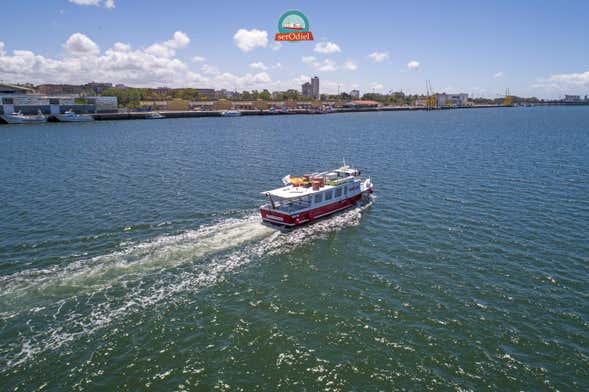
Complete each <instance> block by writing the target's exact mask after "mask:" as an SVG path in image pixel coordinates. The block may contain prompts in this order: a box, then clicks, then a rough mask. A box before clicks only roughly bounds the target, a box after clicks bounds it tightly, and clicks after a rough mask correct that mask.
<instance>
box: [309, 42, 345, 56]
mask: <svg viewBox="0 0 589 392" xmlns="http://www.w3.org/2000/svg"><path fill="white" fill-rule="evenodd" d="M313 50H314V51H315V52H318V53H326V54H327V53H337V52H341V49H340V47H339V46H338V45H337V44H335V43H333V42H319V43H317V45H315V49H313Z"/></svg>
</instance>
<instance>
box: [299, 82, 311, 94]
mask: <svg viewBox="0 0 589 392" xmlns="http://www.w3.org/2000/svg"><path fill="white" fill-rule="evenodd" d="M301 95H302V96H303V97H312V96H313V88H312V86H311V83H309V82H306V83H303V85H302V86H301Z"/></svg>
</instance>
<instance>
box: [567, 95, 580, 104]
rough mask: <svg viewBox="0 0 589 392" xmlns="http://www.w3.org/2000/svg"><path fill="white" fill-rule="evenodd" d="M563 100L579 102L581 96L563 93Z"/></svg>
mask: <svg viewBox="0 0 589 392" xmlns="http://www.w3.org/2000/svg"><path fill="white" fill-rule="evenodd" d="M564 101H565V102H581V96H580V95H565V96H564Z"/></svg>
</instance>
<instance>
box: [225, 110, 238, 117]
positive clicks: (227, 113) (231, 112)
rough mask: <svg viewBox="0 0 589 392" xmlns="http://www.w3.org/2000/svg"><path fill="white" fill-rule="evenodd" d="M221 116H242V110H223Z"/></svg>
mask: <svg viewBox="0 0 589 392" xmlns="http://www.w3.org/2000/svg"><path fill="white" fill-rule="evenodd" d="M221 116H223V117H237V116H241V112H240V111H239V110H225V111H223V112H221Z"/></svg>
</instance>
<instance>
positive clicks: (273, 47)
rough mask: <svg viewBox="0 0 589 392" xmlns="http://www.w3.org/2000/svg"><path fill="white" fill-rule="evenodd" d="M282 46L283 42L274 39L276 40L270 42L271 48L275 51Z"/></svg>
mask: <svg viewBox="0 0 589 392" xmlns="http://www.w3.org/2000/svg"><path fill="white" fill-rule="evenodd" d="M280 48H282V42H276V41H274V42H272V43H271V44H270V49H272V50H274V51H276V50H280Z"/></svg>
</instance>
